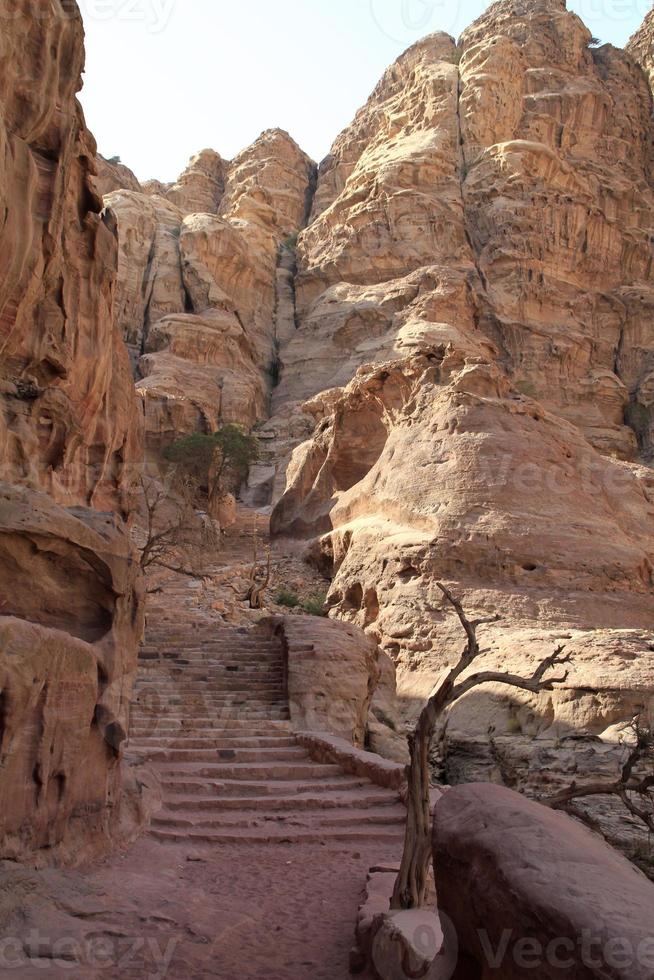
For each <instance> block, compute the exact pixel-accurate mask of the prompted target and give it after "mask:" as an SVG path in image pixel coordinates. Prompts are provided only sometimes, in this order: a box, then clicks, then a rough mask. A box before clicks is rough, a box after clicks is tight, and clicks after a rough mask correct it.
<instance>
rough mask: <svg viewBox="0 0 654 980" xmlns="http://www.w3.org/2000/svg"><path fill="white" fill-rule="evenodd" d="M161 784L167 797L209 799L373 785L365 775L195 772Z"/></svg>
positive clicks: (270, 796)
mask: <svg viewBox="0 0 654 980" xmlns="http://www.w3.org/2000/svg"><path fill="white" fill-rule="evenodd" d="M161 786H162V788H163V789H164V790H165V791H166V799H168V797H169V795H170V796H171V797H173V796H174V797H176V798H180V797H181V796H182V795H183V796H188V797H194V798H196V799H197V798H200V799H206V798H207V794H209V793H214V794H215V796H216V798H217V799H222V800H228V799H232V798H234V797H236V798H239V799H253V800H255V799H264V798H265V800H266V803H269V802H270V801H271V800H274V801H279V800H280V799H282V798H288V799H290V800H294V799H296V798H297V797H299V796H317V795H318V794H319V793H345V792H349V791H350V790H359V789H362V788H364V787H367V786H370V783H369V781H368V780H366V779H357V778H356V777H354V776H349V777H348V776H345V775H340V776H336V777H322V778H321V779H315V778H314V779H287V780H277V781H275V782H271V781H270V780H265V779H264V780H259V781H252V782H244V781H243V780H240V779H222V780H212V779H207V778H206V777H204V776H198V775H197V774H194V773H182V774H178V775H173V776H165V775H164V776H161Z"/></svg>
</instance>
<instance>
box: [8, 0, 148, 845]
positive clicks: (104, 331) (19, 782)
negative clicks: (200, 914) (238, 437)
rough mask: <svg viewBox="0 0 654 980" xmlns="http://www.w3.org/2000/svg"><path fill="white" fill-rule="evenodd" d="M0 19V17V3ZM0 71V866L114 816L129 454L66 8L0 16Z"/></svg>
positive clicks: (105, 236)
mask: <svg viewBox="0 0 654 980" xmlns="http://www.w3.org/2000/svg"><path fill="white" fill-rule="evenodd" d="M5 6H6V5H5ZM5 14H6V19H5V22H4V23H5V26H6V25H9V28H8V29H7V30H4V29H3V44H2V53H1V55H0V78H1V79H2V94H1V95H0V205H1V207H0V213H1V214H2V220H1V221H0V337H1V340H2V356H1V358H0V397H1V412H0V459H1V460H2V462H1V464H0V480H1V481H2V483H1V489H0V526H1V535H0V552H1V557H0V566H1V569H2V570H1V573H0V575H1V579H2V590H1V593H2V594H1V596H0V599H1V605H0V613H1V616H2V618H1V619H0V632H1V633H2V643H1V654H0V855H2V856H22V855H23V854H25V853H29V852H33V851H35V850H36V851H38V850H39V849H43V848H47V849H48V852H49V854H50V855H52V854H54V855H58V856H65V855H66V854H69V855H70V853H71V849H72V852H73V853H74V854H75V856H77V857H82V856H83V855H84V854H88V853H92V852H93V851H94V850H96V849H97V848H98V847H101V846H102V844H103V841H104V840H106V838H107V837H108V836H109V835H111V834H112V833H113V826H114V821H115V817H116V815H117V814H118V812H119V810H120V801H121V764H120V758H121V744H122V741H123V739H124V738H125V733H126V729H127V713H128V705H129V699H130V695H131V680H132V676H133V673H134V670H135V662H136V646H137V642H138V640H139V638H140V633H141V629H142V595H141V587H140V583H139V579H138V577H137V575H136V572H135V566H134V560H133V555H132V550H131V546H130V543H129V538H128V536H127V534H126V531H125V518H127V517H128V516H129V513H130V508H131V490H132V484H133V481H134V476H135V472H134V468H135V465H136V464H137V463H138V460H139V459H140V455H141V436H140V421H139V414H138V410H137V403H136V399H135V397H134V394H133V384H132V379H131V374H130V369H129V361H128V357H127V353H126V351H125V348H124V346H123V343H122V339H121V337H120V335H119V333H118V331H117V330H116V329H115V326H114V323H113V319H112V301H113V285H114V278H115V271H116V259H117V256H116V227H115V221H114V219H113V217H112V216H111V215H110V214H105V213H103V212H102V202H101V199H100V198H99V197H98V195H97V194H96V192H95V190H94V188H93V183H92V179H93V176H94V174H95V170H94V157H95V144H94V141H93V138H92V137H91V136H90V134H89V132H88V131H87V130H86V128H85V124H84V119H83V116H82V112H81V109H80V107H79V105H78V103H77V100H76V97H75V94H76V92H77V91H78V89H79V88H80V86H81V72H82V68H83V60H84V54H83V31H82V23H81V17H80V16H79V12H78V11H77V8H76V7H75V5H74V4H70V3H66V4H64V3H60V2H59V0H56V2H54V3H52V4H49V5H47V10H42V11H41V12H40V14H39V16H38V17H35V16H34V11H33V5H32V4H31V3H28V2H27V0H10V3H9V11H5Z"/></svg>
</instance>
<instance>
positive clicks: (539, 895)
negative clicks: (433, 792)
mask: <svg viewBox="0 0 654 980" xmlns="http://www.w3.org/2000/svg"><path fill="white" fill-rule="evenodd" d="M433 843H434V854H435V860H434V868H435V876H436V890H437V893H438V906H439V911H440V912H441V913H445V915H446V916H448V918H449V920H450V921H451V922H452V924H453V926H454V933H455V934H456V937H457V939H458V944H459V954H460V961H459V968H460V971H461V972H460V974H459V973H457V974H456V975H457V976H459V975H460V976H461V977H462V978H465V980H467V978H480V977H483V978H486V977H491V976H501V977H502V978H503V980H513V978H515V980H518V978H520V980H522V978H524V977H525V976H526V975H529V973H531V972H533V974H534V975H537V976H538V977H539V978H540V977H543V978H544V980H548V978H552V980H553V978H555V977H561V976H569V977H573V976H574V977H575V978H580V980H581V978H592V977H615V978H624V980H627V978H628V980H640V978H642V980H646V978H649V977H651V975H652V969H653V968H654V948H653V944H652V936H653V935H654V886H653V885H652V883H651V882H650V881H648V880H647V879H646V878H645V877H644V876H643V875H641V874H640V873H639V872H638V871H636V870H635V869H634V867H633V866H632V865H631V864H629V862H627V861H626V860H625V859H624V858H623V857H622V856H621V855H619V854H618V853H617V852H616V851H614V850H612V849H611V848H609V847H607V845H606V844H604V842H603V841H602V840H600V839H599V838H598V837H597V836H595V835H593V834H591V833H590V832H589V831H588V830H586V829H585V828H584V827H582V826H581V825H580V824H579V823H577V822H575V821H573V820H571V819H570V818H569V817H566V816H564V815H563V814H560V813H555V812H553V811H551V810H548V809H547V808H545V807H542V806H539V805H538V804H536V803H532V802H530V801H528V800H525V799H524V797H522V796H519V795H518V794H516V793H512V792H511V791H509V790H507V789H504V788H503V787H499V786H491V785H472V786H461V787H455V788H454V789H452V790H450V791H449V792H448V793H445V794H444V795H443V796H442V797H441V799H440V801H439V803H438V804H437V806H436V810H435V814H434V835H433Z"/></svg>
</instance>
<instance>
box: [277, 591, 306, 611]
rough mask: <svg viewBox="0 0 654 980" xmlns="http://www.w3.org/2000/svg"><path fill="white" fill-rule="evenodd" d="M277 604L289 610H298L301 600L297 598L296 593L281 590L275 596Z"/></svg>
mask: <svg viewBox="0 0 654 980" xmlns="http://www.w3.org/2000/svg"><path fill="white" fill-rule="evenodd" d="M275 602H276V603H277V605H278V606H285V607H286V608H287V609H297V607H298V606H299V605H300V600H299V598H298V597H297V596H296V594H295V592H291V591H290V589H284V588H282V589H279V591H278V592H277V595H276V596H275Z"/></svg>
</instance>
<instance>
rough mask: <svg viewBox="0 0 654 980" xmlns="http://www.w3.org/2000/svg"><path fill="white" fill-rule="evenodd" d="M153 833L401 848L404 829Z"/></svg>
mask: <svg viewBox="0 0 654 980" xmlns="http://www.w3.org/2000/svg"><path fill="white" fill-rule="evenodd" d="M150 836H151V837H153V838H154V839H155V840H158V841H161V843H169V844H190V845H201V844H207V845H214V846H215V845H219V844H225V845H226V844H322V843H324V842H325V841H326V840H329V841H331V842H334V843H343V844H347V843H359V842H362V843H363V842H365V843H373V842H376V843H379V844H387V843H388V844H391V843H392V844H395V845H397V846H398V848H399V847H401V844H402V839H403V830H402V828H401V827H399V826H398V827H383V826H382V827H374V826H369V827H366V828H365V829H364V830H357V829H356V828H351V829H350V828H347V827H338V826H329V825H324V826H322V827H320V828H318V829H317V830H314V829H309V828H306V829H296V828H289V827H267V828H261V829H259V828H252V829H250V830H248V829H245V830H241V831H236V830H233V831H230V830H224V831H222V832H217V831H214V832H213V833H212V832H211V831H201V830H200V831H189V830H181V831H180V830H164V829H157V828H152V829H151V830H150Z"/></svg>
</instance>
